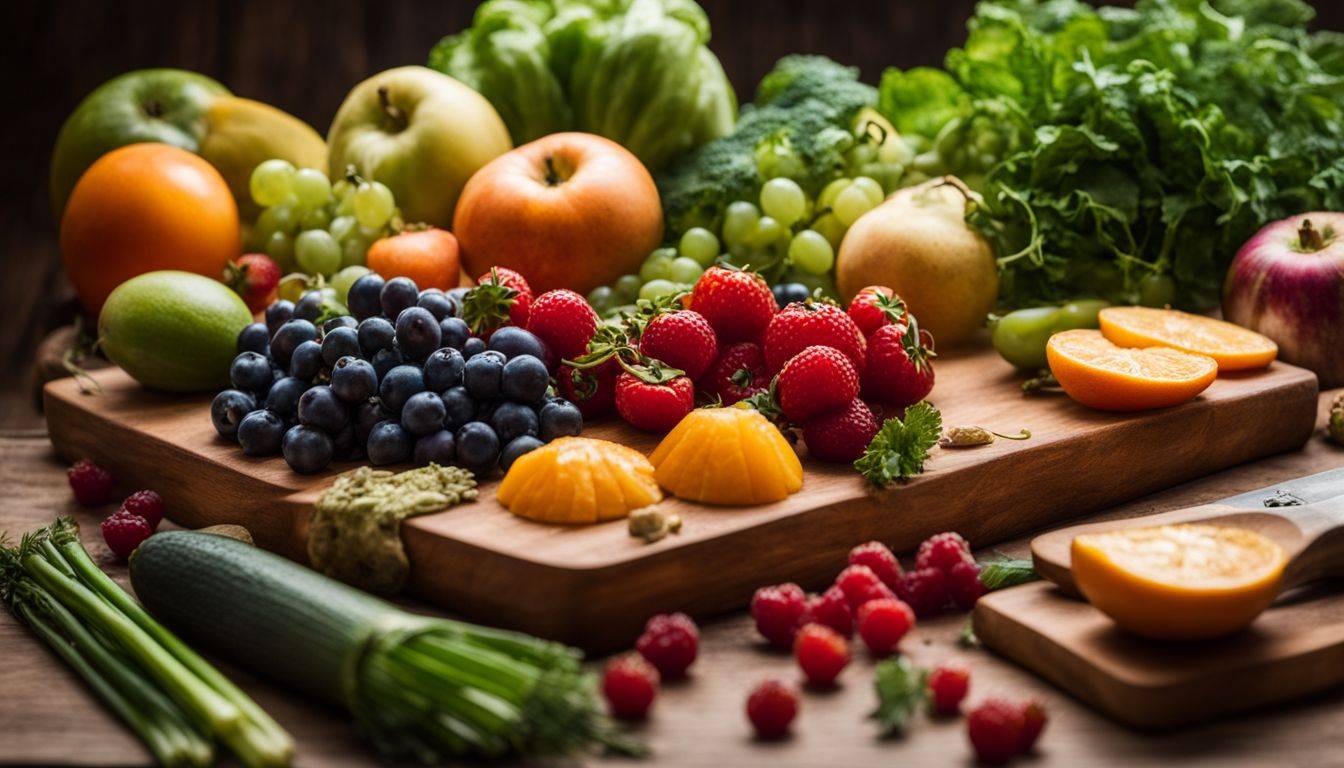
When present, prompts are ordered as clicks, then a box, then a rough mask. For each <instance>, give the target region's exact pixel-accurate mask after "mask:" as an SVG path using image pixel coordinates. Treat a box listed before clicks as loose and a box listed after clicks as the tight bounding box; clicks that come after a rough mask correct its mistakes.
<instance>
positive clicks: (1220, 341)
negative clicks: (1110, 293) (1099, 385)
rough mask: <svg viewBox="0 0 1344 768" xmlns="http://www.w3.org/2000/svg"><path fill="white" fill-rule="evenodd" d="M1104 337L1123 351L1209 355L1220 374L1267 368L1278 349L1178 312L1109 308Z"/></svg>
mask: <svg viewBox="0 0 1344 768" xmlns="http://www.w3.org/2000/svg"><path fill="white" fill-rule="evenodd" d="M1097 317H1098V320H1099V322H1100V323H1101V333H1102V335H1103V336H1105V337H1106V338H1108V339H1110V340H1111V341H1112V342H1114V343H1116V344H1118V345H1119V346H1122V347H1158V346H1161V347H1171V348H1173V349H1179V350H1181V351H1183V352H1192V353H1194V354H1197V355H1208V356H1209V357H1212V358H1213V359H1214V360H1217V361H1218V370H1220V371H1244V370H1247V369H1250V368H1264V367H1265V366H1267V365H1269V364H1270V363H1272V362H1274V358H1275V357H1277V356H1278V354H1279V346H1278V345H1277V344H1275V343H1274V342H1273V341H1270V340H1269V338H1267V337H1265V336H1261V335H1260V334H1258V333H1256V332H1255V331H1250V330H1247V329H1245V328H1242V327H1241V326H1239V325H1235V324H1233V323H1229V322H1227V321H1225V320H1216V319H1214V318H1212V317H1204V316H1203V315H1192V314H1190V313H1189V312H1181V311H1178V310H1175V309H1152V308H1150V307H1107V308H1106V309H1103V310H1101V314H1100V315H1098V316H1097Z"/></svg>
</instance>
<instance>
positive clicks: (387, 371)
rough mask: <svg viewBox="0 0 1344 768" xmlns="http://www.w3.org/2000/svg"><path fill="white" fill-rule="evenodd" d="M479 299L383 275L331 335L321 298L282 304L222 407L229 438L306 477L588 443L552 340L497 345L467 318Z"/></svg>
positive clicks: (472, 461)
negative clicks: (564, 439)
mask: <svg viewBox="0 0 1344 768" xmlns="http://www.w3.org/2000/svg"><path fill="white" fill-rule="evenodd" d="M466 292H467V289H465V288H456V289H453V290H451V291H447V292H444V291H440V290H438V289H428V290H425V291H421V290H419V288H418V287H417V286H416V284H415V283H414V282H413V281H412V280H410V279H408V278H405V277H397V278H393V279H391V280H387V281H386V282H384V280H383V278H382V277H380V276H379V275H377V274H369V275H365V276H363V277H361V278H359V280H357V281H356V282H355V283H354V284H353V285H352V286H351V287H350V292H349V296H348V300H347V306H348V307H349V311H350V315H349V316H338V317H331V318H330V319H327V320H325V322H322V323H321V325H320V327H319V325H318V322H319V321H320V320H321V319H322V317H323V315H324V313H326V312H327V309H326V308H325V307H324V301H323V297H322V295H321V293H320V292H319V291H310V292H308V293H305V294H304V295H303V296H302V297H300V299H299V301H297V302H293V303H291V302H289V301H283V300H282V301H277V302H275V303H274V304H272V305H271V306H270V307H268V308H267V310H266V322H264V323H253V324H251V325H249V326H247V327H246V328H244V329H243V331H242V332H241V333H240V334H239V335H238V356H237V357H236V358H234V360H233V364H232V366H231V367H230V370H229V377H230V380H231V382H232V384H233V388H232V389H226V390H224V391H223V392H220V393H219V394H218V395H216V396H215V400H214V402H213V403H212V404H211V407H210V417H211V419H212V420H213V421H214V425H215V429H216V430H217V431H218V432H219V434H220V435H221V436H223V437H226V438H230V439H236V440H237V441H238V444H239V445H241V446H242V449H243V453H245V454H247V455H249V456H273V455H275V454H277V453H279V454H283V455H284V457H285V461H286V462H288V464H289V466H290V467H291V468H292V469H293V470H294V471H295V472H301V473H305V474H306V473H311V472H319V471H321V470H323V469H325V468H326V467H327V466H328V465H329V464H331V462H332V461H333V460H335V461H358V460H361V459H365V458H367V459H368V461H369V462H370V463H372V464H375V465H385V464H399V463H402V462H406V461H414V462H415V463H416V464H418V465H423V464H428V463H429V462H435V463H437V464H444V465H446V464H456V465H458V466H462V467H465V468H467V469H470V470H471V471H473V472H475V473H476V474H477V475H486V474H489V473H490V472H491V471H493V470H494V468H495V467H496V466H499V467H502V468H503V469H504V470H506V471H507V470H508V468H509V465H511V464H512V463H513V461H514V460H515V459H517V458H518V457H519V456H521V455H523V454H524V453H527V452H528V451H530V450H532V449H534V448H537V447H539V446H541V445H543V444H545V443H547V442H550V441H551V440H552V439H554V438H557V437H561V436H564V435H577V434H579V431H580V430H581V429H582V428H583V417H582V416H581V415H580V413H579V409H578V408H576V407H575V406H574V405H573V404H572V403H570V402H569V401H567V400H565V399H563V398H560V397H557V396H556V395H555V394H554V388H553V387H552V385H551V378H550V374H551V371H550V370H549V369H548V361H551V360H552V359H553V356H552V355H551V354H550V352H549V350H548V349H547V348H546V345H545V343H544V342H542V341H541V339H539V338H537V337H536V336H534V335H533V334H531V333H529V332H528V331H526V330H524V329H522V328H516V327H512V326H506V327H504V328H500V329H499V330H497V331H495V332H494V333H493V334H492V335H491V336H490V340H489V343H488V344H487V343H486V342H485V341H484V340H483V339H481V338H479V337H477V336H473V335H472V334H471V331H470V329H469V328H468V327H467V324H466V322H465V321H463V320H462V319H461V317H459V315H460V314H461V308H462V300H463V297H464V296H465V295H466Z"/></svg>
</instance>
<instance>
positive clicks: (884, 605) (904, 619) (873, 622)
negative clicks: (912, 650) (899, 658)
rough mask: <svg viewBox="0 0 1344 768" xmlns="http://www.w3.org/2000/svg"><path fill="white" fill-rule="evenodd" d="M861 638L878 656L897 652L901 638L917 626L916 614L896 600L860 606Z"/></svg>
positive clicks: (873, 602)
mask: <svg viewBox="0 0 1344 768" xmlns="http://www.w3.org/2000/svg"><path fill="white" fill-rule="evenodd" d="M858 624H859V637H862V638H863V644H864V645H866V646H868V650H870V651H872V652H873V653H875V654H877V655H878V656H889V655H891V654H893V653H895V652H896V649H897V648H898V647H899V646H900V644H901V638H903V637H905V633H907V632H909V631H910V628H911V627H913V626H915V612H914V611H912V610H910V606H908V605H906V604H905V603H903V602H901V601H900V600H897V599H894V598H883V599H881V600H869V601H868V602H866V603H864V604H863V605H861V606H859V621H858Z"/></svg>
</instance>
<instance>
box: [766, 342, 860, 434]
mask: <svg viewBox="0 0 1344 768" xmlns="http://www.w3.org/2000/svg"><path fill="white" fill-rule="evenodd" d="M858 396H859V374H858V372H857V371H856V370H854V364H853V363H851V362H850V361H849V358H847V357H845V355H844V353H843V352H841V351H840V350H838V349H836V348H834V347H822V346H814V347H808V348H807V349H804V350H803V351H802V352H799V353H798V354H796V355H794V356H793V357H791V358H789V361H788V362H787V363H785V364H784V368H783V370H781V371H780V372H779V377H778V378H776V379H775V397H776V398H777V399H778V400H779V408H780V410H782V411H783V412H784V415H785V416H786V417H788V419H789V420H790V421H793V422H803V421H806V420H807V419H810V418H812V417H813V416H816V415H817V414H820V413H826V412H828V411H835V410H839V409H841V408H844V407H845V406H847V405H849V403H850V401H851V400H853V399H854V398H856V397H858Z"/></svg>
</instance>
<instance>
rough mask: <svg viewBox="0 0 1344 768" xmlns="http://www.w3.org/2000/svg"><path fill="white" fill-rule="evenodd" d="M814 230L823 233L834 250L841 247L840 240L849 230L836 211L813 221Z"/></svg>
mask: <svg viewBox="0 0 1344 768" xmlns="http://www.w3.org/2000/svg"><path fill="white" fill-rule="evenodd" d="M812 230H813V231H815V232H819V233H821V236H822V237H824V238H826V242H828V243H830V244H831V249H832V250H838V249H839V248H840V241H841V240H844V239H845V232H847V231H848V230H849V227H846V226H845V225H844V224H841V223H840V220H839V219H837V218H836V217H835V214H834V213H828V214H826V215H825V216H822V217H820V218H818V219H817V220H816V221H814V222H812Z"/></svg>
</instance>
